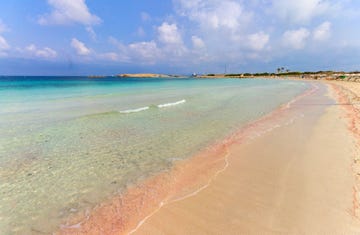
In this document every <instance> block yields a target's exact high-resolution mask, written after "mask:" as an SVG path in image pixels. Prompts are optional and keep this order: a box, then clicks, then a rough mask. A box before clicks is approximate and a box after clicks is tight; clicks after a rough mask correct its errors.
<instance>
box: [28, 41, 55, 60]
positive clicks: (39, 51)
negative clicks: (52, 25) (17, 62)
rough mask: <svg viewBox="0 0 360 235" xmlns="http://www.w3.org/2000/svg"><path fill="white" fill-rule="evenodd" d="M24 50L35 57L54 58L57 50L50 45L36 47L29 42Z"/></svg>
mask: <svg viewBox="0 0 360 235" xmlns="http://www.w3.org/2000/svg"><path fill="white" fill-rule="evenodd" d="M25 50H26V51H27V52H29V53H30V54H32V55H34V56H36V57H42V58H55V57H56V56H57V52H56V51H55V50H53V49H51V48H50V47H44V48H37V47H36V46H35V45H34V44H30V45H28V46H27V47H26V48H25Z"/></svg>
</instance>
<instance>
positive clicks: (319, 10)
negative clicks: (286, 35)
mask: <svg viewBox="0 0 360 235" xmlns="http://www.w3.org/2000/svg"><path fill="white" fill-rule="evenodd" d="M335 7H336V5H334V4H330V2H329V1H327V0H301V1H290V0H273V1H272V11H273V13H274V14H275V15H278V16H279V17H280V18H282V19H283V20H288V21H290V22H292V23H308V22H309V21H310V20H312V19H313V18H314V17H316V16H319V15H323V14H325V13H327V12H328V11H330V10H331V9H333V8H335Z"/></svg>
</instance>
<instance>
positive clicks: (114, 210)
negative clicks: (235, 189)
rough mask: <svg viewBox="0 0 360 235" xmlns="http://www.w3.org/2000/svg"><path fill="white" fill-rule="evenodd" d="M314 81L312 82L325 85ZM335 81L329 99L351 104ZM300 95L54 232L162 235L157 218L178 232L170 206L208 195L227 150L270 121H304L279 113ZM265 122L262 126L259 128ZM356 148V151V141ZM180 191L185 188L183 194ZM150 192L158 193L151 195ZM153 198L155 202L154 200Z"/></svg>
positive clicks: (355, 201)
mask: <svg viewBox="0 0 360 235" xmlns="http://www.w3.org/2000/svg"><path fill="white" fill-rule="evenodd" d="M302 81H304V80H302ZM305 81H306V80H305ZM313 83H315V84H316V83H323V82H313ZM337 83H343V82H325V84H329V85H326V86H331V90H332V93H333V94H331V95H330V96H331V97H333V98H334V97H335V96H336V100H337V101H338V102H340V104H341V103H343V102H345V103H349V100H346V99H348V96H349V93H348V94H345V93H346V91H347V90H345V89H346V88H343V87H341V84H337ZM359 85H360V84H359ZM339 86H340V87H341V89H340V88H339ZM329 89H330V88H329ZM305 93H306V92H305ZM310 93H312V92H310ZM351 94H352V95H353V96H355V99H356V98H357V96H356V95H354V94H355V93H351ZM303 95H304V94H302V95H300V96H299V97H296V98H294V100H292V101H290V102H289V103H288V104H287V105H286V106H287V107H285V106H283V107H280V108H278V109H277V110H274V111H272V112H271V113H270V114H268V115H265V116H263V117H262V118H260V119H259V120H257V121H254V122H252V123H250V124H249V125H247V126H246V128H243V129H240V130H239V131H237V132H236V133H237V134H235V135H233V136H231V137H230V138H228V139H227V140H226V141H225V142H223V143H218V144H216V145H214V146H212V148H208V149H206V150H205V151H204V152H202V153H200V154H198V155H196V156H194V157H191V158H190V159H188V160H185V161H183V162H181V163H180V164H178V165H176V166H175V167H174V169H173V170H171V172H164V173H161V174H160V175H156V176H154V177H151V178H150V179H147V180H145V181H144V182H143V183H142V184H140V185H139V186H138V187H136V188H131V189H129V193H128V194H127V195H125V197H115V198H112V199H111V200H110V201H109V202H105V203H104V204H101V205H99V206H98V207H96V208H95V209H94V211H92V212H91V213H90V215H87V218H86V220H85V221H83V220H82V221H80V222H79V219H80V218H81V216H80V217H76V218H72V220H71V221H72V222H74V221H76V222H77V223H70V224H68V225H64V226H62V227H61V229H60V230H59V231H57V232H56V234H89V233H99V232H100V233H104V232H105V233H110V234H149V233H151V232H155V233H160V234H161V227H159V226H160V225H161V224H160V225H159V224H157V223H158V221H157V219H158V218H161V220H165V221H166V224H167V223H169V224H173V226H174V229H176V228H178V225H177V221H178V219H179V218H177V219H176V220H174V221H172V219H171V215H173V213H174V211H172V212H171V213H170V212H169V211H168V210H169V209H168V208H174V207H175V208H177V207H176V206H173V205H177V204H186V203H184V202H187V201H192V200H193V198H196V197H197V196H198V195H203V194H204V193H203V191H207V190H208V188H209V187H212V186H213V183H214V182H213V181H214V180H215V179H217V177H218V175H222V174H223V173H224V171H225V172H228V171H229V169H228V167H229V164H230V165H231V163H229V160H228V158H229V157H230V158H233V156H232V153H231V150H230V149H233V148H234V146H240V148H241V146H244V145H248V142H256V141H257V140H256V139H258V138H260V139H261V138H263V135H268V134H269V133H272V132H273V129H274V128H273V127H270V129H266V128H265V126H266V124H267V125H269V124H274V119H275V120H276V119H279V120H276V121H277V122H275V123H277V124H276V126H275V129H277V128H283V125H285V126H287V125H292V122H295V121H296V120H297V119H301V118H302V117H298V116H297V117H296V118H293V119H291V120H288V117H287V118H285V119H282V118H284V116H282V113H283V112H284V111H285V112H286V111H288V110H287V109H289V108H291V106H292V105H293V103H296V102H297V101H298V100H299V99H300V100H301V99H302V98H303V97H302V96H303ZM310 95H311V94H310ZM295 106H296V104H295ZM349 107H350V106H349V105H347V106H345V109H346V110H345V112H347V114H346V116H347V117H346V118H347V119H349V117H351V118H353V119H356V118H359V117H358V113H357V115H351V113H354V112H355V111H356V109H351V108H349ZM351 107H352V106H351ZM339 108H340V107H339ZM339 108H336V109H339ZM343 111H344V110H343ZM336 112H339V110H337V111H336ZM336 112H333V113H332V114H330V115H327V116H328V119H329V117H330V116H334V113H336ZM357 112H358V110H357ZM279 114H280V115H279ZM337 115H339V114H337ZM342 115H343V112H342ZM285 116H286V115H285ZM323 116H326V114H323ZM281 119H282V120H281ZM286 120H287V121H286ZM284 121H286V122H284ZM267 122H268V123H267ZM343 122H344V120H343ZM354 122H355V121H354V120H352V123H353V125H354ZM264 123H265V125H263V124H264ZM284 123H285V124H284ZM286 123H288V124H286ZM350 123H351V122H350ZM281 124H283V125H281ZM262 125H263V126H262ZM259 128H260V130H261V129H264V128H265V130H262V134H261V136H253V137H251V133H253V132H254V129H255V130H256V129H258V131H259ZM348 128H349V130H351V131H352V134H353V135H354V137H356V136H360V134H359V132H358V129H356V128H354V127H351V126H349V127H348ZM244 129H245V130H246V133H247V134H243V132H244ZM240 132H242V134H241V136H239V133H240ZM248 132H249V133H248ZM260 132H261V131H260ZM254 139H255V140H254ZM249 140H250V141H249ZM356 145H357V146H356V147H357V149H358V147H359V143H358V144H356ZM235 148H237V147H235ZM357 151H358V150H357ZM358 160H359V159H357V158H356V157H355V159H351V161H354V163H352V164H351V168H352V171H353V174H354V175H355V176H354V179H355V180H356V185H355V186H354V187H353V188H352V190H351V195H352V209H351V210H349V211H350V212H349V214H351V215H352V217H353V218H356V219H359V218H358V213H359V207H360V204H359V190H358V188H359V185H360V183H359V182H360V174H358V173H356V172H360V162H359V161H358ZM194 166H199V167H197V168H196V169H192V168H194ZM184 172H186V173H184ZM199 174H201V175H202V177H200V179H199V178H198V179H196V180H195V181H194V180H193V179H194V177H195V178H196V177H197V176H199ZM356 174H357V175H356ZM175 178H176V179H177V182H175V183H174V181H173V180H174V179H175ZM183 189H186V190H185V191H183ZM144 192H147V193H150V194H147V195H146V196H145V197H143V196H141V195H143V193H144ZM154 192H156V193H155V194H154ZM157 193H159V194H157ZM145 194H146V193H145ZM154 198H156V199H155V200H154ZM159 199H161V200H159ZM205 199H206V198H205ZM213 203H215V202H213ZM136 204H138V205H142V206H143V207H141V208H138V207H135V208H134V207H133V206H134V205H136ZM144 205H146V206H144ZM182 206H183V205H182ZM181 208H183V207H180V209H181ZM178 209H179V208H177V210H178ZM169 213H170V214H169ZM164 214H165V216H164ZM83 218H84V217H83ZM168 218H169V219H168ZM359 221H360V220H359ZM162 223H164V222H162ZM351 223H352V222H351ZM157 226H158V227H157ZM167 227H169V226H167ZM355 228H357V226H355ZM154 229H155V230H154ZM249 231H250V230H249ZM167 232H171V233H175V234H176V233H177V231H167ZM183 232H185V231H183ZM197 232H201V231H197ZM208 232H210V231H208ZM228 232H231V231H228ZM260 232H261V231H260ZM250 233H251V232H250ZM179 234H181V233H179Z"/></svg>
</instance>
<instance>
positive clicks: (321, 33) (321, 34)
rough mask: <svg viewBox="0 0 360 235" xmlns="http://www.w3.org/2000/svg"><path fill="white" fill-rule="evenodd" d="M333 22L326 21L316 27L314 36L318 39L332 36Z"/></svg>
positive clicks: (322, 39)
mask: <svg viewBox="0 0 360 235" xmlns="http://www.w3.org/2000/svg"><path fill="white" fill-rule="evenodd" d="M330 33H331V23H330V22H328V21H325V22H324V23H322V24H320V25H319V26H318V27H316V28H315V29H314V32H313V38H314V40H316V41H324V40H326V39H328V38H329V37H330Z"/></svg>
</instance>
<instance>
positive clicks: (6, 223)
mask: <svg viewBox="0 0 360 235" xmlns="http://www.w3.org/2000/svg"><path fill="white" fill-rule="evenodd" d="M309 86H310V85H309V84H308V83H306V82H301V81H300V82H295V81H284V80H271V79H197V78H186V79H185V78H182V79H179V78H166V79H165V78H158V79H157V78H117V77H104V78H88V77H36V76H33V77H31V76H29V77H27V76H22V77H6V76H2V77H0V234H42V233H43V234H51V233H52V232H54V231H57V230H58V229H59V228H60V227H61V225H62V224H63V223H64V221H66V218H68V217H70V216H71V215H73V214H76V213H79V212H84V211H91V210H92V209H93V208H95V207H96V206H97V205H99V204H100V203H101V202H103V201H104V200H107V199H108V198H110V197H112V196H113V195H117V194H123V193H126V189H127V188H129V187H131V186H133V185H136V184H138V183H139V182H141V181H143V180H145V179H147V178H148V177H151V176H154V175H156V174H159V173H161V172H164V171H169V170H171V168H172V167H173V166H174V164H175V163H176V162H179V161H183V160H185V159H188V158H191V157H192V156H193V155H194V154H196V153H198V152H200V151H202V150H203V149H205V148H207V147H208V146H209V145H212V144H214V143H216V142H218V141H221V140H222V139H224V138H226V137H227V136H229V135H231V134H232V132H234V130H238V129H239V128H241V127H243V126H245V125H247V124H249V123H251V122H253V121H256V120H257V119H259V118H261V117H263V116H264V115H266V114H268V113H270V112H271V111H273V110H275V109H277V108H279V107H280V106H282V105H285V104H287V103H288V102H289V101H291V100H292V99H293V98H294V97H296V96H298V95H300V94H302V93H304V92H305V91H306V90H307V89H309Z"/></svg>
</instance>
